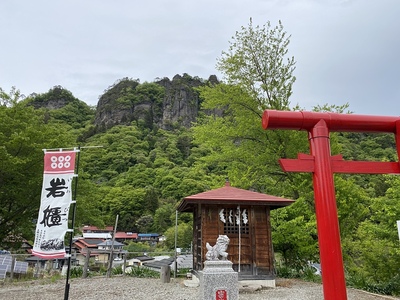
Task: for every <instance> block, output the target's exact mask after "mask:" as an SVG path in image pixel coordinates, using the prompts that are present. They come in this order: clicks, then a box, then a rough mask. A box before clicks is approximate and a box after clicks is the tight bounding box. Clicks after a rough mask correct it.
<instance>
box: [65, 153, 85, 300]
mask: <svg viewBox="0 0 400 300" xmlns="http://www.w3.org/2000/svg"><path fill="white" fill-rule="evenodd" d="M74 150H75V149H74ZM80 150H81V146H78V151H77V152H78V156H77V158H76V180H75V188H74V193H73V197H74V201H73V202H72V205H73V208H72V222H71V227H72V229H71V231H70V235H69V251H68V252H69V253H68V268H67V278H66V281H65V291H64V300H68V298H69V286H70V284H69V274H70V269H71V256H72V238H73V236H74V227H75V213H76V195H77V189H78V172H79V157H80V154H81V151H80Z"/></svg>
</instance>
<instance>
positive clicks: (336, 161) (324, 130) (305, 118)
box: [262, 110, 400, 300]
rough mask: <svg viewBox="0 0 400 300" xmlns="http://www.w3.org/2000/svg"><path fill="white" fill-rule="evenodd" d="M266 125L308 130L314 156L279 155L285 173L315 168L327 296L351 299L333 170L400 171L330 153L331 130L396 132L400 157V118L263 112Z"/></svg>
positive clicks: (394, 165)
mask: <svg viewBox="0 0 400 300" xmlns="http://www.w3.org/2000/svg"><path fill="white" fill-rule="evenodd" d="M262 126H263V128H264V129H267V128H268V129H292V130H306V131H308V134H309V142H310V150H311V151H310V152H311V155H307V154H298V159H280V160H279V162H280V164H281V167H282V169H283V170H284V171H286V172H312V173H313V184H314V198H315V213H316V218H317V230H318V243H319V248H320V259H321V267H322V283H323V290H324V298H325V300H346V299H347V292H346V282H345V277H344V268H343V258H342V250H341V243H340V232H339V222H338V215H337V207H336V199H335V186H334V180H333V173H335V172H337V173H363V174H388V173H392V174H399V173H400V168H399V162H367V161H344V160H343V159H342V156H341V155H336V156H331V153H330V142H329V133H330V131H349V132H389V133H394V134H395V135H396V136H395V138H396V147H397V153H398V155H399V156H400V133H399V132H400V117H386V116H367V115H353V114H336V113H316V112H305V111H275V110H266V111H264V114H263V118H262Z"/></svg>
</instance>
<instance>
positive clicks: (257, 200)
mask: <svg viewBox="0 0 400 300" xmlns="http://www.w3.org/2000/svg"><path fill="white" fill-rule="evenodd" d="M293 202H294V200H291V199H285V198H281V197H277V196H272V195H267V194H263V193H258V192H253V191H248V190H243V189H239V188H235V187H231V186H230V184H229V182H227V183H226V184H225V186H224V187H221V188H218V189H215V190H211V191H206V192H203V193H199V194H195V195H191V196H188V197H186V198H184V199H183V200H182V201H181V203H180V204H179V206H178V208H177V210H178V211H180V212H190V211H193V209H194V207H195V206H197V205H198V204H212V205H219V204H223V205H227V204H232V205H255V206H270V207H271V209H275V208H280V207H284V206H288V205H290V204H292V203H293Z"/></svg>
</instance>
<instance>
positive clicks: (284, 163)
mask: <svg viewBox="0 0 400 300" xmlns="http://www.w3.org/2000/svg"><path fill="white" fill-rule="evenodd" d="M279 164H280V165H281V167H282V170H284V171H285V172H314V158H313V157H311V158H307V159H280V160H279ZM331 165H332V171H333V173H349V174H399V173H400V167H399V163H397V162H379V161H344V160H335V159H333V157H332V156H331Z"/></svg>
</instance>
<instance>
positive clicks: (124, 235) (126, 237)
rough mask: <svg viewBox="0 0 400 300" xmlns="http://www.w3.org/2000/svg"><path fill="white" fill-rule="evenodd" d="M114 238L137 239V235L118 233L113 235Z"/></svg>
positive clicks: (133, 233)
mask: <svg viewBox="0 0 400 300" xmlns="http://www.w3.org/2000/svg"><path fill="white" fill-rule="evenodd" d="M115 238H116V239H137V238H138V234H137V233H135V232H123V231H118V232H116V233H115Z"/></svg>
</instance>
